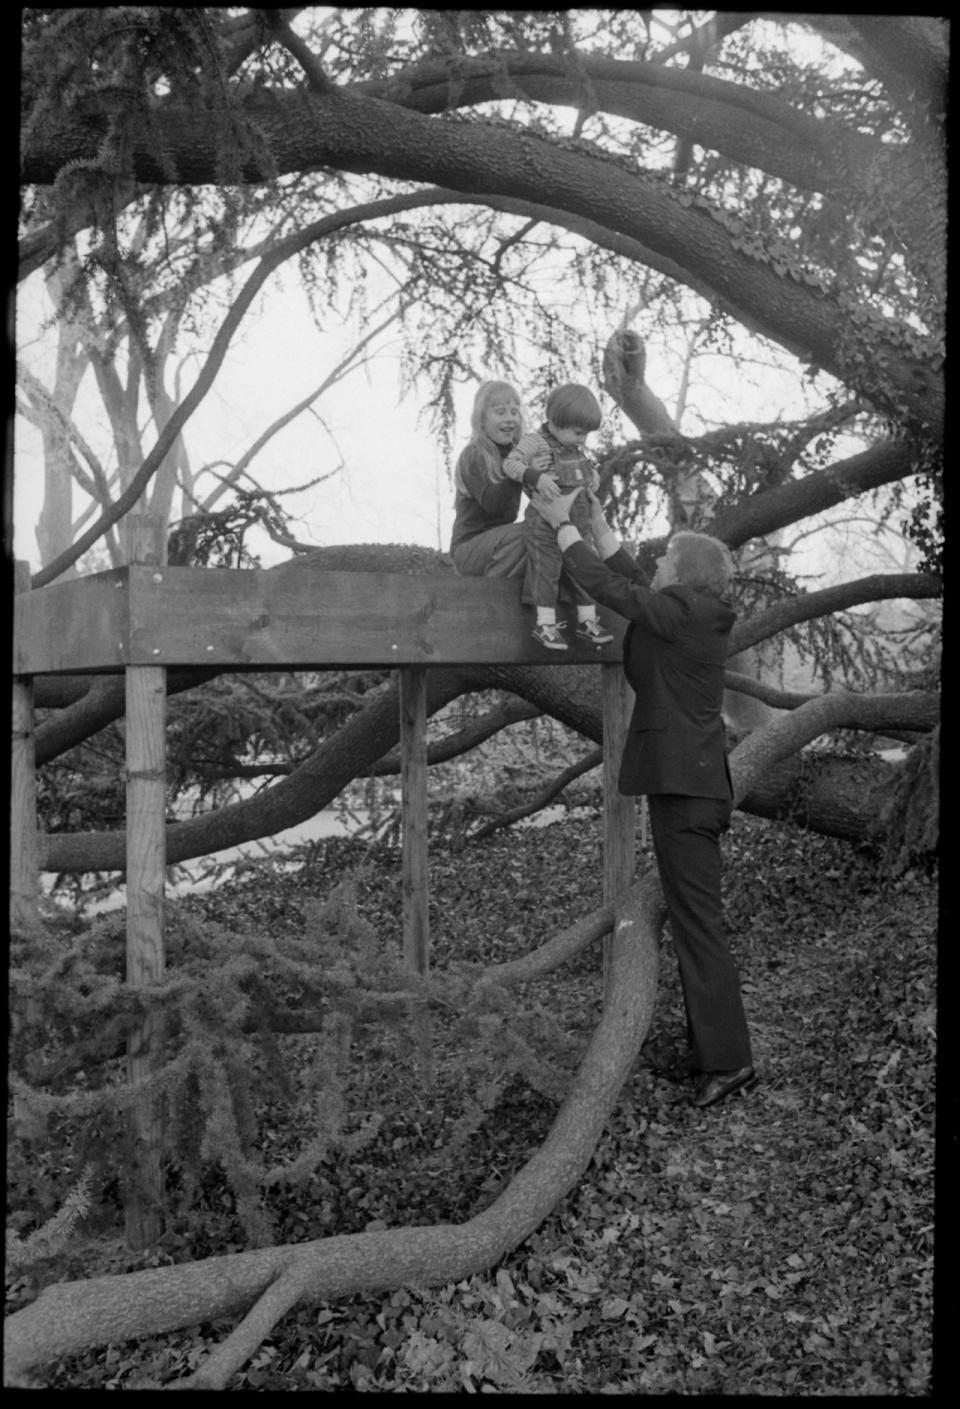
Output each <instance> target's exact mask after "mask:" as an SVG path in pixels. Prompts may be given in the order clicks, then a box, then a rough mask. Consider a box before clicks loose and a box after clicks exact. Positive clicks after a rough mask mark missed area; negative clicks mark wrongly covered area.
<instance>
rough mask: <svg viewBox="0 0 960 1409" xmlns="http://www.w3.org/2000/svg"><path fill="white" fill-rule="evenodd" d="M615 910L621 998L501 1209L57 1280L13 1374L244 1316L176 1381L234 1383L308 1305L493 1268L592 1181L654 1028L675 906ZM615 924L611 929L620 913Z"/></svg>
mask: <svg viewBox="0 0 960 1409" xmlns="http://www.w3.org/2000/svg"><path fill="white" fill-rule="evenodd" d="M613 919H614V924H613V934H612V937H611V941H610V951H609V964H610V982H609V992H610V994H611V997H610V1000H609V1001H608V1003H607V1004H606V1005H605V1007H604V1010H603V1013H602V1015H601V1018H600V1021H599V1023H598V1024H597V1027H596V1029H595V1031H594V1034H593V1036H592V1038H591V1040H590V1042H589V1044H588V1046H587V1049H586V1052H585V1054H584V1057H583V1060H582V1062H581V1064H580V1067H579V1069H578V1071H577V1073H576V1076H575V1077H574V1079H573V1082H572V1085H571V1087H570V1091H569V1092H568V1094H567V1097H566V1099H565V1100H564V1102H563V1105H562V1106H561V1108H560V1111H559V1112H558V1114H557V1118H556V1120H555V1121H554V1124H553V1126H552V1127H551V1129H550V1132H549V1133H548V1135H547V1137H546V1139H545V1141H544V1143H543V1144H542V1145H541V1146H540V1148H539V1149H538V1150H537V1151H536V1152H535V1153H534V1154H533V1155H532V1156H531V1158H530V1159H529V1160H528V1161H527V1163H526V1164H525V1165H524V1166H523V1167H522V1168H521V1169H520V1170H519V1171H518V1173H517V1174H516V1175H515V1176H514V1178H513V1179H512V1180H511V1182H510V1183H509V1185H508V1186H507V1188H506V1189H505V1190H504V1191H503V1193H501V1194H500V1196H499V1197H498V1198H497V1199H496V1201H495V1202H494V1203H493V1204H491V1205H490V1206H489V1207H488V1208H486V1209H484V1210H483V1211H482V1212H481V1213H478V1214H476V1215H475V1216H474V1217H473V1218H471V1219H469V1220H468V1221H467V1222H466V1223H460V1224H442V1225H439V1226H435V1227H428V1228H422V1227H405V1228H394V1229H387V1230H384V1231H381V1232H369V1233H355V1234H347V1235H341V1236H335V1237H331V1238H322V1239H317V1240H314V1241H311V1242H306V1243H299V1244H292V1245H287V1246H283V1247H269V1248H259V1249H255V1250H253V1251H250V1252H242V1253H234V1254H232V1255H228V1256H224V1257H215V1258H208V1259H206V1260H205V1261H202V1262H195V1263H186V1264H181V1265H179V1266H174V1267H163V1268H154V1269H150V1270H147V1271H143V1272H134V1273H130V1274H127V1275H120V1276H112V1277H97V1278H93V1279H91V1280H90V1281H85V1282H60V1283H57V1284H55V1285H54V1286H50V1287H47V1288H46V1289H45V1290H44V1291H43V1292H41V1294H40V1296H39V1297H38V1298H37V1300H36V1301H35V1302H33V1303H32V1304H31V1305H29V1306H27V1307H24V1308H23V1309H22V1310H20V1311H17V1312H14V1314H13V1315H12V1316H10V1317H9V1318H8V1319H7V1321H6V1323H5V1326H4V1358H5V1363H6V1372H7V1376H8V1383H10V1382H13V1383H23V1382H24V1379H25V1377H26V1375H27V1372H28V1371H29V1370H30V1368H31V1367H32V1366H35V1365H38V1364H41V1363H43V1362H44V1361H48V1360H52V1359H55V1358H58V1357H61V1356H64V1355H69V1354H72V1353H75V1352H77V1351H80V1350H84V1349H87V1348H89V1347H93V1346H97V1345H104V1344H106V1343H107V1342H109V1341H124V1340H131V1339H134V1338H140V1337H143V1336H147V1335H158V1334H162V1333H163V1332H166V1331H171V1330H176V1329H177V1328H178V1327H182V1326H192V1325H196V1324H197V1323H199V1322H201V1321H211V1320H216V1319H218V1318H220V1317H224V1316H231V1317H236V1316H242V1317H243V1318H244V1319H242V1320H241V1322H240V1324H239V1325H238V1326H237V1327H236V1329H235V1330H234V1331H233V1332H232V1333H231V1334H230V1335H229V1336H228V1337H227V1339H226V1340H225V1341H224V1342H223V1343H222V1344H221V1345H220V1346H219V1347H218V1348H217V1349H216V1350H215V1351H214V1352H213V1353H212V1354H211V1356H210V1357H209V1358H208V1360H207V1361H206V1363H205V1364H204V1365H202V1366H201V1368H200V1369H199V1370H198V1371H197V1372H196V1374H194V1375H193V1376H191V1377H190V1378H189V1379H187V1380H182V1381H178V1382H177V1383H176V1384H175V1385H174V1386H172V1388H176V1389H224V1388H225V1387H226V1385H227V1383H228V1381H229V1379H230V1377H231V1376H232V1375H233V1374H235V1373H236V1371H237V1370H239V1369H240V1368H241V1366H242V1365H243V1364H244V1363H245V1362H246V1361H247V1360H248V1359H249V1358H250V1356H251V1355H252V1354H254V1352H255V1351H256V1349H257V1347H258V1346H259V1345H260V1343H261V1342H262V1340H263V1339H264V1337H265V1336H267V1335H268V1334H269V1332H270V1331H271V1329H272V1328H273V1326H274V1325H275V1324H276V1322H277V1321H278V1320H279V1318H280V1317H281V1316H282V1315H283V1314H284V1313H285V1312H286V1311H288V1310H289V1309H290V1308H291V1307H292V1306H294V1305H296V1304H297V1303H298V1302H299V1301H303V1300H306V1301H310V1302H315V1301H320V1300H333V1299H335V1298H340V1297H345V1296H350V1295H352V1294H354V1293H356V1292H360V1291H364V1292H373V1291H386V1290H388V1289H390V1288H391V1287H398V1286H402V1285H404V1284H406V1283H410V1282H414V1283H416V1284H418V1285H421V1286H436V1285H439V1284H444V1283H447V1282H455V1281H459V1280H460V1279H461V1278H463V1277H469V1276H472V1275H474V1274H475V1273H478V1272H483V1271H486V1270H487V1269H488V1268H490V1267H492V1266H494V1265H495V1264H496V1263H497V1262H498V1261H499V1260H500V1259H501V1258H503V1257H504V1256H506V1254H507V1253H509V1252H510V1251H512V1249H513V1248H515V1247H517V1246H519V1244H520V1243H522V1242H523V1240H524V1239H525V1238H527V1237H529V1236H530V1234H531V1233H532V1232H533V1231H534V1230H535V1229H536V1228H537V1227H538V1226H539V1225H540V1224H541V1223H542V1222H543V1220H544V1219H545V1218H546V1217H547V1216H548V1215H549V1214H550V1213H551V1212H552V1210H553V1209H554V1208H555V1207H556V1205H557V1204H558V1203H559V1202H560V1200H561V1199H562V1198H563V1197H564V1195H565V1194H567V1193H568V1192H569V1190H570V1189H572V1188H573V1187H574V1185H575V1184H576V1183H577V1182H578V1181H579V1179H580V1178H581V1177H582V1175H583V1172H584V1170H585V1169H586V1167H587V1165H588V1164H589V1162H590V1159H591V1158H592V1155H593V1152H594V1149H595V1148H596V1144H597V1141H598V1140H599V1138H600V1136H601V1134H602V1132H603V1129H604V1127H605V1125H606V1123H607V1120H608V1119H609V1116H610V1112H611V1111H612V1109H613V1107H614V1105H615V1103H616V1100H617V1097H618V1096H619V1093H620V1090H621V1087H622V1086H623V1083H624V1081H625V1080H626V1078H627V1076H628V1075H629V1072H630V1069H631V1067H632V1065H633V1063H634V1061H635V1060H636V1057H637V1054H638V1052H639V1051H640V1047H641V1045H642V1043H643V1040H644V1038H645V1037H646V1034H647V1030H648V1028H649V1026H650V1021H651V1018H652V1015H653V1008H654V1002H655V998H656V988H657V973H658V946H659V933H660V929H661V927H662V924H663V919H664V909H663V901H662V897H661V895H660V891H659V887H658V886H657V885H656V884H655V883H654V882H653V881H652V879H651V878H650V877H649V876H645V877H643V878H641V880H640V881H638V883H637V884H636V885H634V886H633V887H632V888H631V890H629V891H628V892H626V893H625V894H624V896H622V897H621V899H620V900H619V901H618V902H617V904H616V906H615V908H614V911H613ZM603 923H604V928H605V929H608V928H609V917H606V918H605V921H604V922H603ZM598 932H600V931H599V930H598Z"/></svg>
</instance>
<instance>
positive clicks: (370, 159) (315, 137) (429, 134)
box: [25, 75, 944, 427]
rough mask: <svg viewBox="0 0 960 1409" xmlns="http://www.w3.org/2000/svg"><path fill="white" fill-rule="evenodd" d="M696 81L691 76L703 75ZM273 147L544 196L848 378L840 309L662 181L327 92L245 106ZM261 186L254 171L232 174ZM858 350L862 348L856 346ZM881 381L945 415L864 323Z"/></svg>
mask: <svg viewBox="0 0 960 1409" xmlns="http://www.w3.org/2000/svg"><path fill="white" fill-rule="evenodd" d="M696 77H698V78H702V75H697V76H696ZM256 117H257V121H258V122H259V123H260V125H261V127H262V128H263V130H264V132H265V134H266V136H267V139H268V141H269V143H270V146H271V152H272V157H273V160H274V162H275V164H276V168H277V171H278V172H283V171H291V170H303V169H308V168H311V167H317V166H334V167H336V168H338V169H340V170H344V171H354V172H358V173H366V174H370V173H379V174H380V175H383V176H388V177H392V178H395V179H397V180H403V181H429V182H431V183H440V184H442V185H446V186H448V187H451V188H453V189H458V190H460V191H462V192H463V193H465V194H469V195H474V196H479V195H481V194H482V193H493V194H496V195H500V196H509V197H513V198H516V199H521V200H530V199H533V200H535V201H539V202H542V203H544V204H547V205H550V204H555V203H556V200H557V194H558V192H563V196H564V199H563V208H564V209H566V210H568V211H569V212H571V213H572V214H573V215H575V216H577V217H579V218H582V219H588V220H598V221H599V222H600V223H602V224H605V225H607V226H608V227H609V228H610V229H611V230H612V231H614V232H616V233H618V234H621V235H625V236H628V237H629V238H631V239H635V240H637V241H639V242H640V243H641V244H643V245H647V246H649V248H650V249H651V250H652V251H653V252H654V253H655V254H658V255H660V256H661V257H664V258H669V259H673V260H674V261H675V262H676V263H677V264H678V266H680V267H681V268H682V269H684V270H686V271H689V272H690V274H692V275H695V276H696V277H697V278H698V279H700V280H702V281H704V282H706V283H707V284H709V286H710V287H711V288H712V289H713V290H714V293H715V297H716V299H717V301H718V302H719V303H720V304H721V305H722V306H723V307H725V308H727V309H728V310H729V311H730V312H731V313H732V314H733V315H734V316H735V317H736V318H738V319H739V320H740V321H741V322H743V323H744V325H745V326H747V327H750V328H752V329H754V330H756V331H758V332H761V333H763V334H765V335H767V336H769V337H772V338H773V339H775V340H776V341H777V342H779V343H780V344H781V345H782V346H784V347H786V348H788V349H789V350H791V351H792V352H794V353H795V354H796V355H797V356H798V357H800V358H802V359H803V360H804V361H807V362H812V363H815V364H817V365H819V366H822V367H823V368H825V369H826V370H828V371H830V372H832V373H834V375H836V376H838V377H840V379H841V380H844V381H848V382H849V381H850V380H851V366H852V364H851V361H850V350H849V345H850V340H851V333H852V330H854V336H856V332H855V325H854V324H853V323H852V322H851V316H850V315H851V309H850V308H849V307H845V306H844V305H843V303H842V302H841V301H840V300H839V299H838V298H837V297H836V296H835V295H834V294H831V293H827V292H825V291H824V290H822V289H821V288H820V287H819V285H816V286H814V285H808V284H807V283H806V282H804V278H803V275H802V271H801V273H800V275H799V276H798V277H795V278H794V277H790V276H789V275H788V274H786V273H784V274H780V273H779V272H777V270H776V269H774V267H773V265H772V263H771V262H770V261H768V260H767V259H766V258H765V257H756V256H754V255H753V254H752V253H749V252H748V251H747V250H746V248H741V247H739V245H740V244H741V243H742V242H740V241H739V240H738V237H736V236H735V235H733V236H732V235H731V232H730V231H728V230H727V228H726V227H725V225H724V224H723V223H722V217H721V218H720V219H716V218H714V214H716V213H714V214H712V213H711V212H710V211H708V210H707V209H703V208H701V207H700V206H698V205H697V204H695V203H693V202H692V201H691V199H690V198H689V197H688V196H686V195H685V193H684V192H675V191H674V190H672V189H671V188H670V186H669V185H668V184H666V183H664V182H662V181H660V180H657V179H654V178H650V177H645V176H640V175H633V174H632V173H631V172H630V171H629V170H627V169H625V168H624V167H623V166H621V165H620V164H619V163H615V162H609V161H604V160H598V159H597V157H595V156H593V155H587V154H585V153H583V152H582V151H580V150H579V149H577V150H569V149H567V148H565V147H563V146H561V145H559V144H556V143H553V142H551V141H548V140H544V139H541V138H539V137H536V136H533V135H532V134H530V133H527V132H523V131H514V130H510V129H507V128H503V127H500V126H496V125H494V126H491V125H488V124H485V123H478V122H460V121H449V120H446V119H443V118H439V119H438V118H428V117H424V116H422V115H421V114H419V113H414V112H409V111H406V110H404V109H403V108H400V107H398V106H397V105H396V104H393V103H385V102H383V101H382V100H378V99H372V98H366V97H362V96H360V95H359V94H358V93H356V92H352V93H350V92H344V91H338V92H336V93H333V94H330V95H327V96H317V95H315V94H311V93H301V94H297V95H295V100H294V101H291V100H290V97H289V95H277V96H276V102H275V103H274V102H273V101H271V103H270V104H268V105H266V106H265V107H264V108H263V109H262V110H260V109H258V110H257V113H256ZM154 122H155V129H156V131H157V132H158V134H159V135H160V136H162V138H163V145H164V150H165V154H166V156H165V161H167V162H171V163H172V164H173V166H174V168H175V169H176V171H177V180H178V182H179V183H181V184H188V185H191V184H198V183H204V182H207V181H211V180H215V179H216V172H217V160H216V158H217V151H216V142H215V141H214V140H213V138H212V137H210V138H208V137H207V133H206V131H204V130H201V129H198V126H197V123H196V120H195V115H194V114H193V113H191V112H188V111H187V110H185V109H182V108H176V107H174V106H172V105H167V106H166V107H161V108H160V109H158V111H157V113H156V115H155V118H154ZM102 128H103V120H102V118H100V117H97V116H96V115H94V116H93V117H87V116H85V115H84V114H83V113H81V112H79V111H77V112H73V113H71V114H70V119H69V121H68V122H67V123H66V124H65V125H64V128H63V129H62V130H61V133H60V139H59V144H58V141H57V140H56V138H55V137H51V139H50V142H49V143H48V150H47V152H46V154H45V155H44V156H43V159H42V160H41V159H40V154H34V155H31V154H30V153H28V154H27V156H26V159H25V179H27V180H35V181H38V182H40V181H44V180H52V179H53V177H54V176H55V175H56V173H57V171H58V170H59V169H60V166H62V164H63V162H64V161H65V160H68V159H70V158H71V157H74V158H78V157H81V156H86V157H93V156H94V155H95V154H96V151H97V149H98V146H99V139H100V138H101V137H102ZM131 145H132V148H133V150H132V162H133V167H134V174H135V175H136V177H137V178H138V179H140V180H146V181H154V182H160V183H163V184H168V183H169V180H170V176H169V171H170V167H169V165H166V164H165V162H161V161H158V159H157V157H156V156H155V154H154V151H153V149H152V147H150V146H148V144H147V143H146V141H143V142H140V143H138V142H137V140H136V139H135V138H134V139H132V143H131ZM244 175H245V177H246V179H248V180H253V181H262V180H263V179H264V175H265V173H264V172H263V171H262V170H261V169H260V167H259V166H253V167H250V168H249V169H248V170H247V171H246V172H245V173H244ZM863 350H864V352H865V353H866V350H867V349H866V347H864V349H863ZM881 363H882V364H883V365H884V367H885V372H886V376H885V378H884V379H883V384H882V385H881V381H880V379H877V380H875V381H873V380H871V383H870V385H869V386H867V385H866V384H864V387H863V390H864V391H865V394H867V395H868V396H872V397H873V398H874V399H876V400H878V404H880V405H883V406H887V407H889V409H890V410H891V411H892V412H894V413H895V414H896V415H898V416H902V415H904V414H906V415H907V416H908V417H910V418H911V419H912V420H913V421H915V422H916V423H918V424H924V425H934V426H936V427H939V426H940V424H941V421H942V415H943V404H944V403H943V384H942V375H941V371H940V368H938V367H937V366H936V365H934V363H932V362H931V364H930V365H927V364H926V363H925V362H924V361H922V360H920V359H918V358H916V357H914V356H912V355H910V354H909V353H907V352H905V350H904V348H903V347H902V346H899V345H898V344H897V343H896V342H895V341H894V340H892V339H887V338H886V337H885V336H884V335H883V333H882V332H879V331H878V329H877V328H875V327H873V325H872V324H871V325H870V333H869V357H866V356H865V357H864V358H863V359H862V360H860V359H858V360H857V366H858V367H859V371H858V372H857V376H858V377H860V379H861V380H863V378H864V377H869V376H871V375H872V374H870V373H869V372H868V367H870V366H872V367H876V366H878V365H880V364H881Z"/></svg>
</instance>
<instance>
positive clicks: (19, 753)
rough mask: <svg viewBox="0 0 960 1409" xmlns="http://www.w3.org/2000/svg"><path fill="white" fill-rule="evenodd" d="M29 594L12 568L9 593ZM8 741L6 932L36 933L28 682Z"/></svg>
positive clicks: (17, 681) (15, 702) (24, 573)
mask: <svg viewBox="0 0 960 1409" xmlns="http://www.w3.org/2000/svg"><path fill="white" fill-rule="evenodd" d="M29 590H30V565H29V563H25V562H17V563H15V564H14V591H15V592H28V591H29ZM10 713H11V726H12V728H11V736H12V737H11V741H10V929H11V932H14V931H17V930H20V931H26V932H34V931H36V930H38V929H39V928H40V838H39V834H38V831H37V775H36V750H35V747H34V732H33V728H34V725H33V677H32V676H31V675H15V676H14V677H13V699H12V702H11V711H10Z"/></svg>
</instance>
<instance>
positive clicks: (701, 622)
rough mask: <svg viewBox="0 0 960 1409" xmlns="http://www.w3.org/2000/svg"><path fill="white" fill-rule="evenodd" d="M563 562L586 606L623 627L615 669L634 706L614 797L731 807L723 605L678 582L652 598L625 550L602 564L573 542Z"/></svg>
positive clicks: (727, 613)
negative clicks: (714, 801) (601, 609)
mask: <svg viewBox="0 0 960 1409" xmlns="http://www.w3.org/2000/svg"><path fill="white" fill-rule="evenodd" d="M563 559H564V566H565V567H566V568H567V570H568V571H569V573H570V575H571V576H572V577H575V578H576V580H577V581H578V582H579V583H580V584H581V586H583V587H585V588H586V589H587V591H588V592H589V593H590V595H591V597H593V598H595V600H596V601H598V602H600V603H602V604H603V605H604V606H607V607H610V609H611V610H612V611H615V612H617V613H618V615H620V616H622V617H626V619H627V620H628V621H629V622H630V625H629V627H628V628H627V633H626V636H625V637H624V642H623V668H624V673H625V674H626V677H627V680H628V681H629V682H630V685H631V686H632V688H633V690H634V692H635V694H636V702H635V704H634V708H633V716H632V718H631V720H630V729H629V733H628V735H627V742H626V744H625V746H624V750H623V760H622V762H621V765H620V778H619V788H620V791H621V793H626V794H628V795H634V794H639V793H643V794H646V795H648V796H649V795H651V794H653V793H681V794H683V795H685V796H688V797H716V798H731V797H732V796H733V788H732V786H731V782H730V769H729V767H728V765H727V748H726V733H725V730H724V725H723V714H722V707H723V672H724V663H725V661H726V658H727V652H728V647H729V642H730V632H731V630H732V629H733V624H734V622H735V621H736V613H735V612H734V610H733V608H732V607H731V605H730V603H729V602H727V601H722V600H720V599H718V598H717V597H714V596H711V594H710V593H708V592H701V591H699V590H696V589H694V588H691V587H684V586H683V585H682V584H680V583H677V584H676V585H674V586H671V587H664V588H660V589H657V590H656V591H655V590H654V589H653V588H651V587H650V586H648V584H647V579H646V577H645V576H644V574H643V573H642V572H641V570H640V568H638V567H637V565H636V563H635V562H634V561H633V559H632V558H631V556H630V554H629V553H628V552H627V551H626V550H625V549H624V548H619V549H618V550H617V552H616V553H614V554H613V556H612V557H610V558H608V559H607V560H606V562H601V560H600V559H599V558H598V557H597V556H596V554H594V553H591V552H590V550H589V548H587V546H586V545H585V544H584V543H574V544H572V545H571V546H570V547H569V548H568V549H567V550H566V552H565V553H564V555H563Z"/></svg>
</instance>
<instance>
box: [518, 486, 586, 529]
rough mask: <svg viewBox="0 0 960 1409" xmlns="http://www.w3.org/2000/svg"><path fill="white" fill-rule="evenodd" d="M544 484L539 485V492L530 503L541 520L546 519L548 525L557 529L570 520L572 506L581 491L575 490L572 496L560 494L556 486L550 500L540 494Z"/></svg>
mask: <svg viewBox="0 0 960 1409" xmlns="http://www.w3.org/2000/svg"><path fill="white" fill-rule="evenodd" d="M542 484H543V480H541V481H540V484H538V485H537V492H536V494H534V495H533V497H532V498H531V500H530V502H531V504H532V505H533V507H534V508H535V509H536V511H537V513H538V514H539V515H540V517H541V518H543V519H546V521H547V523H548V524H550V525H551V526H552V527H553V528H557V527H558V525H560V524H562V523H563V521H564V519H569V517H570V505H571V504H572V503H573V501H574V499H576V497H577V495H578V494H580V493H581V491H580V490H579V489H574V490H573V491H572V492H571V493H570V494H559V493H558V492H557V487H556V485H555V484H554V486H553V489H554V493H553V494H552V495H551V496H550V497H549V498H548V497H546V496H544V495H543V494H541V492H540V486H541V485H542Z"/></svg>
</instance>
